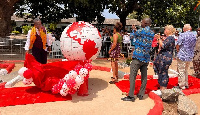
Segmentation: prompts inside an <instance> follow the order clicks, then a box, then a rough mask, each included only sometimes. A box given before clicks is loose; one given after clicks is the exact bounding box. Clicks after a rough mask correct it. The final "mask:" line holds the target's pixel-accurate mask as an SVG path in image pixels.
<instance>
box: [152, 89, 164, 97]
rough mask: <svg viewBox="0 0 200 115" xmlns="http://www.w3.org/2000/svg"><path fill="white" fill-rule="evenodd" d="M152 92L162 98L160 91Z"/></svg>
mask: <svg viewBox="0 0 200 115" xmlns="http://www.w3.org/2000/svg"><path fill="white" fill-rule="evenodd" d="M152 92H153V93H155V94H156V95H158V96H162V92H161V91H160V90H156V91H155V90H153V91H152Z"/></svg>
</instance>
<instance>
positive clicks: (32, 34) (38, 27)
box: [25, 18, 51, 64]
mask: <svg viewBox="0 0 200 115" xmlns="http://www.w3.org/2000/svg"><path fill="white" fill-rule="evenodd" d="M33 23H34V27H33V28H32V29H31V30H29V32H28V35H27V41H26V45H25V50H26V53H29V50H31V49H32V55H33V56H34V57H35V59H36V60H37V61H38V62H40V63H41V64H46V63H47V49H48V51H50V50H51V47H50V46H51V45H50V43H49V38H48V35H47V31H46V29H45V27H44V26H42V23H41V20H40V19H38V18H36V19H34V20H33ZM47 45H48V47H47Z"/></svg>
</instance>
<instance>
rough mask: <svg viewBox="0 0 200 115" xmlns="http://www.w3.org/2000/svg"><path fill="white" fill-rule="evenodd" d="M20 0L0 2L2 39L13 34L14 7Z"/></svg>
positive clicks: (0, 31) (0, 32) (2, 0)
mask: <svg viewBox="0 0 200 115" xmlns="http://www.w3.org/2000/svg"><path fill="white" fill-rule="evenodd" d="M18 1H20V0H1V1H0V37H5V36H7V35H9V33H10V32H11V28H12V27H11V16H12V15H13V13H14V8H13V5H14V4H15V3H16V2H18Z"/></svg>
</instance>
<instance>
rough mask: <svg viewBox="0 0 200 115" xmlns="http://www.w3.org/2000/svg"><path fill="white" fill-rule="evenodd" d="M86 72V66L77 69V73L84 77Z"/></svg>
mask: <svg viewBox="0 0 200 115" xmlns="http://www.w3.org/2000/svg"><path fill="white" fill-rule="evenodd" d="M87 74H88V70H87V69H86V68H81V69H80V71H79V75H80V76H81V77H82V78H84V77H86V75H87Z"/></svg>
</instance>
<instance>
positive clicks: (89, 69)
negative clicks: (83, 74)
mask: <svg viewBox="0 0 200 115" xmlns="http://www.w3.org/2000/svg"><path fill="white" fill-rule="evenodd" d="M84 68H86V69H88V71H91V70H92V64H91V63H86V64H85V65H84Z"/></svg>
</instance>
